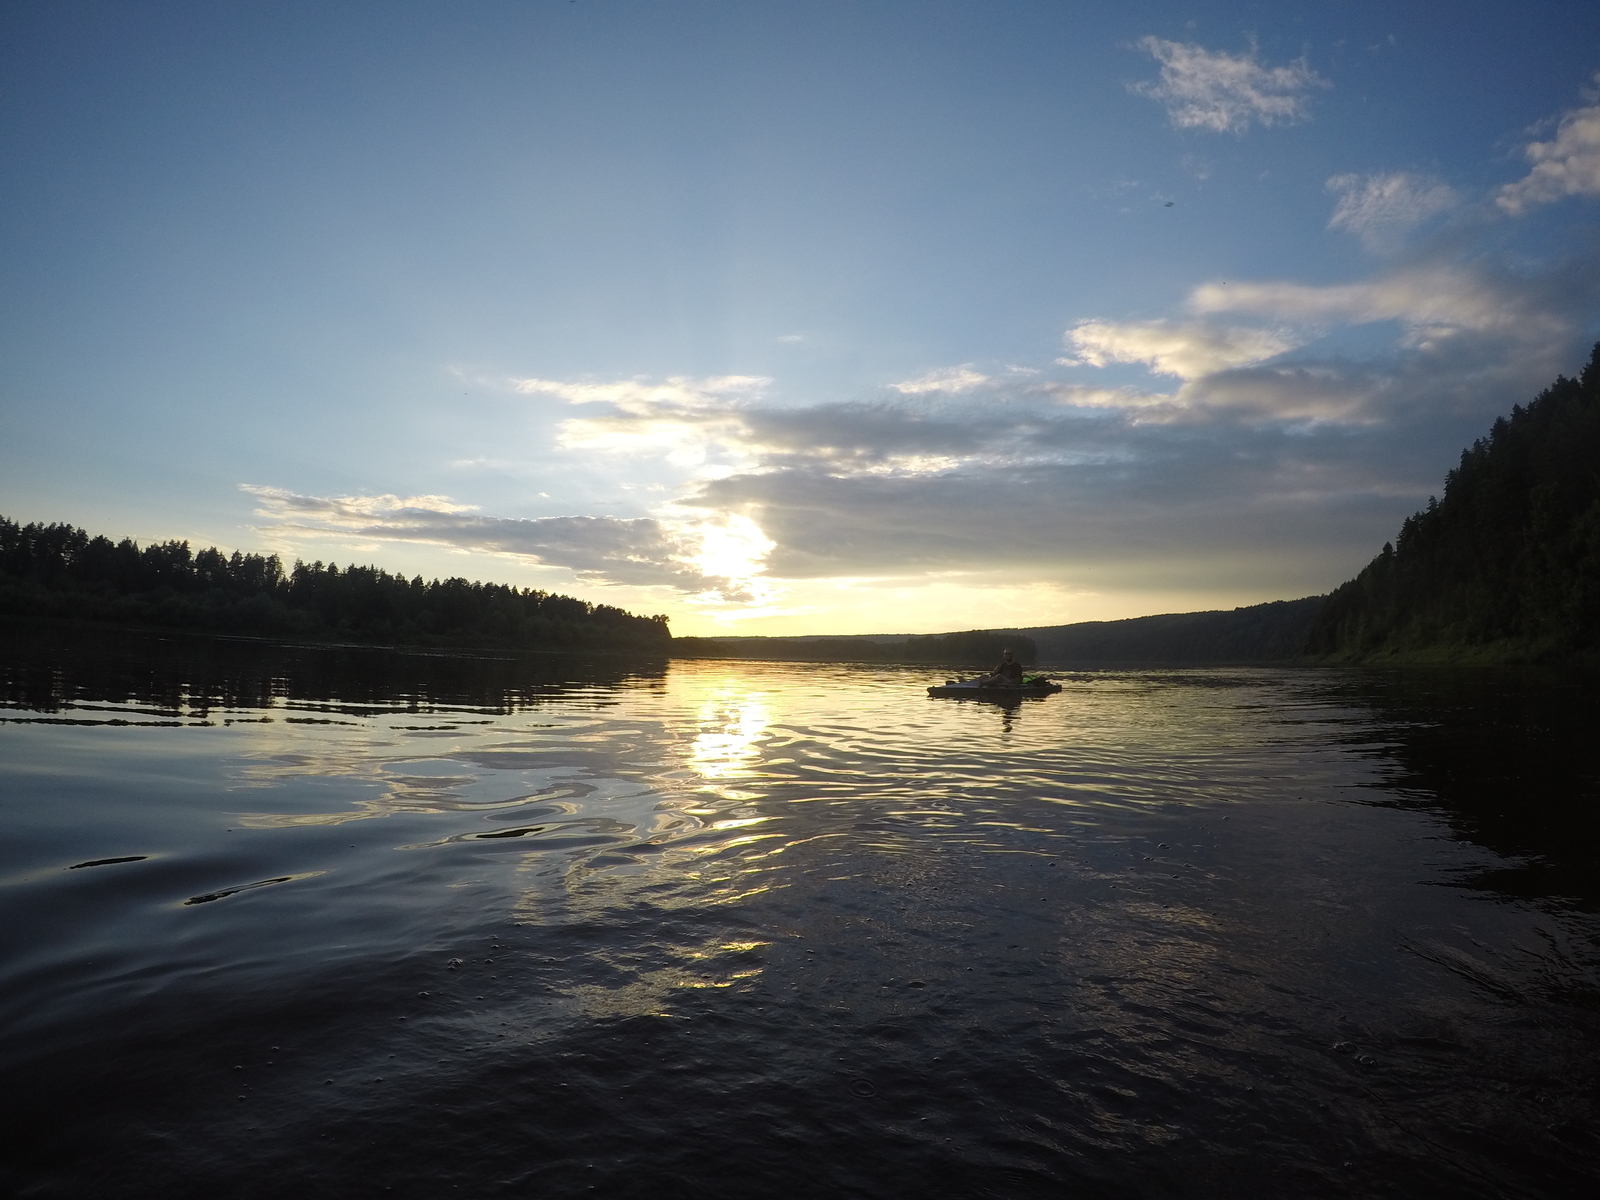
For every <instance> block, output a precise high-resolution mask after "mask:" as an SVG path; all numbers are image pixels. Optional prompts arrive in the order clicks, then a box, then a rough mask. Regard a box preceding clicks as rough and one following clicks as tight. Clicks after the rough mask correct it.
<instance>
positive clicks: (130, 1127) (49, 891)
mask: <svg viewBox="0 0 1600 1200" xmlns="http://www.w3.org/2000/svg"><path fill="white" fill-rule="evenodd" d="M929 681H930V679H929V673H928V672H927V671H924V670H916V669H898V668H892V667H881V666H873V667H868V668H850V667H836V666H829V665H805V664H771V665H768V664H758V663H713V662H693V663H685V662H675V663H671V664H670V665H669V664H666V663H659V664H634V669H632V670H627V669H624V668H622V667H607V666H603V665H602V666H598V667H597V666H596V664H594V663H589V664H583V663H565V662H561V661H559V660H539V661H530V660H523V661H508V660H502V659H494V658H479V659H473V658H448V657H433V656H427V655H418V654H395V653H384V652H378V651H360V650H344V651H340V650H319V649H295V648H286V647H273V646H262V645H254V644H249V643H229V642H212V641H205V640H199V639H193V640H187V639H181V638H175V639H172V640H169V641H163V640H160V639H157V638H155V637H145V636H137V635H104V634H102V635H94V636H92V637H91V636H87V635H82V634H78V635H69V634H66V633H62V632H59V631H57V632H47V633H41V632H40V631H38V630H28V629H21V630H16V629H13V630H11V631H9V632H7V633H5V634H3V635H0V703H3V705H4V707H3V708H0V814H3V826H0V829H3V834H4V837H3V842H0V1071H3V1079H4V1081H5V1082H4V1088H3V1092H0V1109H3V1111H0V1129H3V1130H4V1131H5V1133H4V1136H5V1139H6V1141H7V1143H8V1144H9V1148H8V1149H7V1151H6V1153H5V1154H4V1155H3V1156H0V1189H5V1190H6V1191H7V1192H8V1193H9V1194H15V1195H19V1196H39V1197H67V1196H71V1197H76V1196H111V1197H144V1196H152V1197H153V1196H162V1197H174V1196H224V1197H256V1196H260V1197H269V1196H270V1197H282V1196H316V1197H343V1196H413V1197H439V1196H494V1197H498V1196H528V1197H564V1196H569V1195H598V1196H620V1197H632V1196H640V1197H662V1198H672V1197H696V1198H705V1197H722V1196H728V1197H733V1196H738V1197H750V1196H893V1197H898V1196H945V1195H949V1196H969V1195H970V1196H995V1197H1031V1196H1051V1197H1054V1196H1107V1197H1123V1196H1126V1197H1147V1196H1238V1195H1254V1196H1351V1195H1358V1196H1359V1195H1380V1196H1381V1195H1394V1196H1440V1197H1445V1196H1448V1197H1476V1196H1482V1197H1501V1196H1512V1197H1516V1196H1587V1195H1592V1194H1596V1193H1595V1190H1594V1189H1595V1184H1596V1180H1597V1171H1600V1138H1597V1117H1600V1072H1597V1067H1600V916H1597V907H1600V865H1597V864H1600V853H1597V852H1600V817H1597V810H1600V765H1597V757H1596V750H1595V747H1596V744H1597V741H1600V739H1597V738H1596V736H1595V729H1596V719H1597V717H1600V703H1597V701H1596V695H1597V693H1596V692H1595V691H1594V690H1592V689H1591V688H1590V687H1588V686H1586V684H1585V683H1584V681H1582V680H1578V679H1574V678H1570V677H1560V676H1544V675H1528V674H1517V673H1509V672H1502V673H1494V672H1475V673H1451V672H1413V673H1409V674H1392V673H1390V674H1385V673H1378V672H1360V671H1292V670H1190V671H1171V672H1153V671H1152V672H1096V673H1091V674H1081V675H1073V676H1069V677H1068V682H1067V687H1066V690H1065V691H1064V692H1063V693H1062V694H1060V695H1058V696H1054V697H1051V698H1049V699H1048V700H1043V701H1034V702H1026V703H1024V704H1022V705H1020V706H1019V707H1016V708H1014V709H1009V710H1008V709H1004V708H999V707H995V706H992V705H987V704H982V703H969V702H960V701H934V700H929V699H927V698H926V697H925V695H924V694H923V690H922V689H923V687H924V686H926V684H927V683H928V682H929Z"/></svg>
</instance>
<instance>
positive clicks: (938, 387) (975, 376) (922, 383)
mask: <svg viewBox="0 0 1600 1200" xmlns="http://www.w3.org/2000/svg"><path fill="white" fill-rule="evenodd" d="M988 382H989V377H988V376H987V375H985V374H983V373H982V372H979V371H975V370H973V368H972V364H971V363H963V364H962V365H961V366H959V367H941V368H940V369H938V370H936V371H929V372H928V373H927V374H926V375H919V376H918V377H917V378H915V379H907V380H904V381H902V382H900V383H891V384H890V385H889V386H890V387H892V388H893V389H894V390H895V391H897V392H899V393H901V394H902V395H905V396H920V395H925V394H927V393H929V392H950V393H960V392H970V391H973V390H975V389H976V388H981V387H982V386H983V385H984V384H986V383H988Z"/></svg>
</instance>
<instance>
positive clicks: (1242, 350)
mask: <svg viewBox="0 0 1600 1200" xmlns="http://www.w3.org/2000/svg"><path fill="white" fill-rule="evenodd" d="M1066 341H1067V343H1068V344H1069V345H1070V346H1071V347H1072V348H1073V349H1074V350H1075V351H1076V352H1077V353H1076V356H1075V357H1073V358H1069V359H1063V360H1062V362H1063V364H1080V363H1081V364H1085V365H1088V366H1094V367H1103V366H1106V365H1108V364H1109V363H1144V364H1145V365H1147V366H1148V367H1149V368H1150V369H1151V370H1152V371H1154V372H1156V373H1157V374H1158V375H1176V376H1177V377H1178V378H1180V379H1197V378H1199V377H1200V376H1202V375H1209V374H1211V373H1212V372H1214V371H1220V370H1224V369H1225V368H1228V367H1238V366H1243V365H1245V364H1246V363H1256V362H1261V361H1263V360H1264V359H1268V358H1272V357H1273V356H1274V355H1277V354H1282V353H1283V352H1284V351H1285V350H1288V349H1291V348H1292V347H1293V346H1294V345H1295V344H1296V343H1295V341H1294V340H1292V339H1291V338H1290V337H1288V336H1287V335H1286V334H1284V333H1282V332H1280V331H1275V330H1267V329H1247V328H1238V327H1230V326H1223V325H1215V324H1211V323H1208V322H1203V321H1120V322H1119V321H1101V320H1089V321H1080V322H1079V323H1078V324H1077V325H1076V326H1074V327H1073V328H1071V329H1069V330H1067V333H1066Z"/></svg>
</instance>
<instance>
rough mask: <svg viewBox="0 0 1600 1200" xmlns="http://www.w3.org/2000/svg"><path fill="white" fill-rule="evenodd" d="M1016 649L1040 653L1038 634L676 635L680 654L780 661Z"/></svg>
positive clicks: (977, 656)
mask: <svg viewBox="0 0 1600 1200" xmlns="http://www.w3.org/2000/svg"><path fill="white" fill-rule="evenodd" d="M1006 650H1010V651H1011V652H1012V653H1013V654H1014V655H1016V657H1017V661H1018V662H1022V663H1032V662H1034V661H1035V660H1036V659H1037V658H1038V653H1039V651H1038V647H1037V646H1035V645H1034V642H1033V639H1032V638H1029V637H1024V636H1023V635H1021V634H1015V633H995V632H993V631H992V630H986V629H970V630H967V631H965V632H963V633H930V634H924V635H918V636H915V637H908V638H905V639H904V640H901V641H876V640H874V639H872V638H866V637H819V638H767V637H753V638H731V639H726V640H719V639H717V638H694V637H689V638H674V639H673V641H672V653H673V654H674V655H675V656H676V657H679V658H759V659H766V660H769V661H779V662H925V663H962V664H977V663H985V664H989V665H993V664H995V663H997V662H999V661H1000V655H1001V654H1002V653H1003V652H1004V651H1006Z"/></svg>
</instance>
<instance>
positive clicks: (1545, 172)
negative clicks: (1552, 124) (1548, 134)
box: [1495, 76, 1600, 217]
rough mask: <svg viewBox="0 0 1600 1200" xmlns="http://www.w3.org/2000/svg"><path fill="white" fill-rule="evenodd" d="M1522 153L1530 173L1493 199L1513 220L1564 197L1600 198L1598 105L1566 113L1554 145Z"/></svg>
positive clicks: (1537, 144) (1533, 145)
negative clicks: (1529, 164) (1526, 160)
mask: <svg viewBox="0 0 1600 1200" xmlns="http://www.w3.org/2000/svg"><path fill="white" fill-rule="evenodd" d="M1597 78H1600V76H1597ZM1524 153H1526V154H1527V156H1528V160H1529V161H1530V162H1532V163H1533V170H1531V171H1529V172H1528V174H1527V175H1525V176H1523V177H1522V178H1521V179H1519V180H1517V181H1516V182H1515V183H1508V184H1506V185H1505V187H1503V188H1501V189H1500V194H1499V195H1498V196H1496V197H1495V203H1496V204H1498V205H1499V206H1500V207H1501V208H1502V209H1504V210H1505V211H1506V212H1507V213H1510V214H1511V215H1512V216H1513V217H1520V216H1521V215H1522V214H1523V213H1525V212H1527V211H1528V210H1529V209H1530V208H1533V207H1534V206H1535V205H1539V204H1551V203H1553V202H1555V201H1557V200H1563V199H1565V198H1566V197H1568V196H1600V105H1596V106H1593V107H1590V108H1578V109H1573V110H1572V111H1571V112H1568V113H1567V114H1566V115H1565V116H1563V117H1562V118H1561V124H1560V125H1559V126H1558V127H1557V128H1556V136H1555V140H1554V141H1549V142H1529V143H1528V145H1527V147H1526V148H1525V150H1524Z"/></svg>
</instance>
